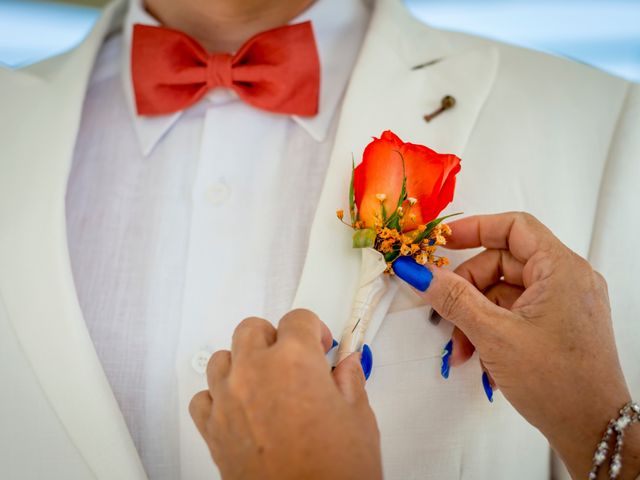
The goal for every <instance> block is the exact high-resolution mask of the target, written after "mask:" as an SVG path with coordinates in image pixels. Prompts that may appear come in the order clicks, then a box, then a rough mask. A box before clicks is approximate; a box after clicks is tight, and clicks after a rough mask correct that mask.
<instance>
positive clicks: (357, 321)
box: [337, 131, 460, 361]
mask: <svg viewBox="0 0 640 480" xmlns="http://www.w3.org/2000/svg"><path fill="white" fill-rule="evenodd" d="M459 171H460V159H459V158H458V157H456V156H455V155H451V154H441V153H437V152H435V151H433V150H431V149H430V148H427V147H425V146H423V145H416V144H412V143H405V142H403V141H402V140H400V138H398V136H397V135H395V134H394V133H393V132H391V131H385V132H383V133H382V135H381V136H380V138H374V139H373V141H372V142H371V143H369V145H367V147H366V148H365V150H364V153H363V156H362V162H361V163H360V164H359V165H358V166H357V167H356V166H355V162H354V164H353V168H352V175H351V186H350V189H349V221H346V220H345V219H344V211H343V210H338V211H337V216H338V218H339V219H340V220H341V221H342V222H343V223H345V224H346V225H347V226H349V227H351V228H353V247H354V248H359V249H361V250H362V264H361V269H360V277H359V282H358V289H357V291H356V295H355V298H354V301H353V307H352V312H351V316H350V318H349V319H348V321H347V323H346V325H345V327H344V330H343V332H342V337H341V340H340V346H339V349H338V361H341V360H343V359H344V358H346V357H347V356H348V355H349V354H350V353H352V352H357V351H360V349H361V348H362V346H363V342H364V337H365V333H366V332H367V328H368V327H369V323H370V321H371V317H372V315H373V312H374V310H375V307H376V306H377V305H378V303H379V301H380V299H381V298H382V296H383V295H384V293H385V292H386V291H387V289H388V288H389V282H390V281H391V277H392V276H393V265H394V262H396V261H398V259H401V258H403V257H409V258H411V259H413V261H415V262H416V263H418V264H420V265H435V266H443V265H446V264H447V263H448V260H447V258H446V257H443V256H439V255H437V248H438V247H439V246H442V245H445V244H446V241H447V240H446V238H447V236H448V235H450V234H451V229H450V228H449V226H448V225H446V224H445V223H443V220H445V219H446V218H449V217H451V216H452V215H447V216H444V217H438V215H439V214H440V212H441V211H442V210H443V209H444V208H445V207H446V206H447V205H448V204H449V203H450V202H451V200H452V199H453V194H454V190H455V185H456V174H457V173H458V172H459ZM454 215H456V214H454ZM406 260H408V259H406Z"/></svg>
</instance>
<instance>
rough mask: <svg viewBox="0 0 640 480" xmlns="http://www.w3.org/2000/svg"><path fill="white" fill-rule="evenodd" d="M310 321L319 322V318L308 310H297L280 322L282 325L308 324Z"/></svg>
mask: <svg viewBox="0 0 640 480" xmlns="http://www.w3.org/2000/svg"><path fill="white" fill-rule="evenodd" d="M309 320H316V321H319V318H318V316H317V315H316V314H315V313H313V312H312V311H311V310H307V309H306V308H296V309H295V310H291V311H289V312H287V313H286V314H285V315H284V316H283V317H282V319H281V320H280V323H283V322H284V323H287V322H292V323H298V322H308V321H309Z"/></svg>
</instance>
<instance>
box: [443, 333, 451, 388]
mask: <svg viewBox="0 0 640 480" xmlns="http://www.w3.org/2000/svg"><path fill="white" fill-rule="evenodd" d="M452 351H453V340H449V341H448V342H447V344H446V345H445V346H444V349H443V350H442V364H441V365H440V375H442V378H444V379H445V380H446V379H447V378H449V357H450V356H451V352H452Z"/></svg>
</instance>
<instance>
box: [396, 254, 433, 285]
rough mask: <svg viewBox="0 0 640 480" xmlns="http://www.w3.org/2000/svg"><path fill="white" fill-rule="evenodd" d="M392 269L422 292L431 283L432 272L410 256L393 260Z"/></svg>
mask: <svg viewBox="0 0 640 480" xmlns="http://www.w3.org/2000/svg"><path fill="white" fill-rule="evenodd" d="M393 271H394V272H395V273H396V275H397V276H399V277H400V278H401V279H402V280H404V281H405V282H407V283H408V284H409V285H411V286H412V287H414V288H416V289H418V290H420V291H421V292H424V291H426V290H427V288H429V285H431V280H432V279H433V273H431V270H429V269H428V268H427V267H423V266H422V265H420V264H419V263H417V262H416V261H415V260H414V259H413V258H411V257H399V258H398V259H397V260H396V261H395V262H393Z"/></svg>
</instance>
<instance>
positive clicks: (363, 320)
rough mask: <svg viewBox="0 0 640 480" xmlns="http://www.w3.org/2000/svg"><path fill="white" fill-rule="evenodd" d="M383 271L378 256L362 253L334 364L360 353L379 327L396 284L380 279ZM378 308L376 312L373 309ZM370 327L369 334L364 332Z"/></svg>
mask: <svg viewBox="0 0 640 480" xmlns="http://www.w3.org/2000/svg"><path fill="white" fill-rule="evenodd" d="M386 268H387V262H385V260H384V256H383V255H382V254H381V253H380V252H378V251H377V250H374V249H373V248H363V249H362V265H361V267H360V278H359V280H358V290H357V291H356V294H355V297H354V299H353V307H352V309H351V316H350V317H349V320H348V321H347V323H346V325H345V326H344V330H343V331H342V337H341V338H340V346H339V347H338V358H337V362H336V363H339V362H341V361H342V360H344V359H345V358H346V357H348V356H349V355H350V354H351V353H353V352H358V351H360V349H361V348H362V345H363V343H365V339H366V340H370V339H371V338H373V335H375V333H376V331H377V330H378V328H379V327H380V324H381V323H382V319H383V317H384V316H385V315H386V312H387V310H388V308H389V305H390V304H391V300H392V299H393V296H394V295H395V293H396V291H397V288H398V285H397V282H392V281H391V279H390V278H387V277H386V276H385V275H384V271H385V270H386ZM383 298H384V300H383ZM381 300H383V301H381ZM378 306H380V309H377V308H376V307H378ZM374 314H375V315H374ZM370 326H371V327H373V328H372V330H373V331H369V332H368V331H367V330H368V329H369V327H370Z"/></svg>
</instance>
